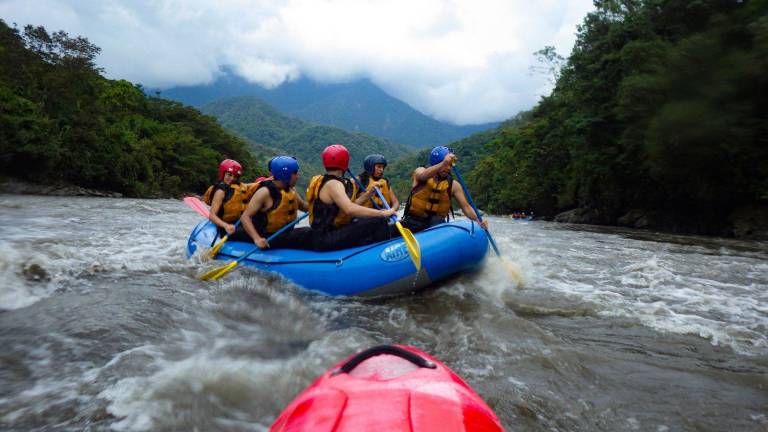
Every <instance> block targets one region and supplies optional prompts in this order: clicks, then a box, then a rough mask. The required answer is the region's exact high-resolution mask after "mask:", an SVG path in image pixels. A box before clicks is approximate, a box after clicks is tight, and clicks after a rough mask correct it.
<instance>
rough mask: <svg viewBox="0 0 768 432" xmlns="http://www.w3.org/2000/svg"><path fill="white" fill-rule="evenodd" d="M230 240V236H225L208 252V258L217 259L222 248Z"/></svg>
mask: <svg viewBox="0 0 768 432" xmlns="http://www.w3.org/2000/svg"><path fill="white" fill-rule="evenodd" d="M228 238H229V236H224V238H222V239H221V240H219V242H218V243H216V244H215V245H213V247H212V248H211V250H209V251H208V258H213V257H215V256H216V255H217V254H218V253H219V250H221V247H222V246H224V243H225V242H226V241H227V239H228Z"/></svg>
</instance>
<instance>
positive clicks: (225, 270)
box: [211, 261, 237, 280]
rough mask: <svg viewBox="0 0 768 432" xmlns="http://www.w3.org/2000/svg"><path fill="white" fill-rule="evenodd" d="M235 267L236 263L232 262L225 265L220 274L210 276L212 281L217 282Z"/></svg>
mask: <svg viewBox="0 0 768 432" xmlns="http://www.w3.org/2000/svg"><path fill="white" fill-rule="evenodd" d="M236 266H237V261H232V262H231V263H229V264H227V266H226V267H224V268H223V269H221V271H220V272H218V273H216V274H215V275H213V276H211V279H212V280H219V279H220V278H221V277H222V276H224V275H225V274H227V272H228V271H230V270H232V269H233V268H235V267H236Z"/></svg>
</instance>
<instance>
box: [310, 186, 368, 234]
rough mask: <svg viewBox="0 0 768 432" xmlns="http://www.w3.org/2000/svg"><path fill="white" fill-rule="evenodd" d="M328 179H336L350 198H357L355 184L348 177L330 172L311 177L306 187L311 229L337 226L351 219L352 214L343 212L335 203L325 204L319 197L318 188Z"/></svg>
mask: <svg viewBox="0 0 768 432" xmlns="http://www.w3.org/2000/svg"><path fill="white" fill-rule="evenodd" d="M329 180H338V181H340V182H341V183H342V184H343V185H344V191H345V192H346V194H347V196H348V197H349V199H350V200H352V201H354V200H355V198H357V193H358V189H357V185H356V184H355V183H354V182H353V181H351V180H350V179H348V178H343V177H337V176H335V175H331V174H325V175H316V176H314V177H312V180H310V182H309V187H308V188H307V204H308V205H309V225H310V226H311V227H312V228H313V229H328V228H338V227H340V226H343V225H346V224H348V223H349V222H351V221H352V216H351V215H348V214H346V213H344V212H343V211H341V209H340V208H339V207H338V206H337V205H336V204H335V203H331V204H326V203H324V202H323V200H321V199H319V197H320V190H321V189H322V188H323V185H325V183H327V182H328V181H329Z"/></svg>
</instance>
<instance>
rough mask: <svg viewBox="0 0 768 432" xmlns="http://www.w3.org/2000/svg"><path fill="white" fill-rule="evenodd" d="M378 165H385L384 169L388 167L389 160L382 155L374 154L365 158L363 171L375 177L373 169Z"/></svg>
mask: <svg viewBox="0 0 768 432" xmlns="http://www.w3.org/2000/svg"><path fill="white" fill-rule="evenodd" d="M376 164H383V165H384V168H386V167H387V159H386V158H385V157H384V156H382V155H380V154H372V155H368V156H366V157H365V160H363V169H364V170H365V172H367V173H368V174H370V175H373V169H374V168H375V167H376Z"/></svg>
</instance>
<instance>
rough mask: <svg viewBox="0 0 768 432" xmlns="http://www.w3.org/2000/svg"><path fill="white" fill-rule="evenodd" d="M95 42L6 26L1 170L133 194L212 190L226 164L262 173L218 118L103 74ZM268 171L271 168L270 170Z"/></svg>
mask: <svg viewBox="0 0 768 432" xmlns="http://www.w3.org/2000/svg"><path fill="white" fill-rule="evenodd" d="M99 51H100V50H99V48H98V47H96V46H94V45H92V44H91V43H90V42H89V41H88V40H87V39H85V38H81V37H76V38H73V37H70V36H68V35H67V34H66V33H64V32H56V33H53V34H49V33H48V32H47V31H46V30H45V29H44V28H42V27H32V26H27V27H25V28H24V29H23V30H21V31H20V30H18V29H15V28H11V27H9V26H8V25H6V23H5V22H4V21H2V20H0V170H1V171H2V173H3V174H4V175H8V176H12V177H17V178H21V179H27V180H30V181H35V182H40V183H55V182H65V183H72V184H76V185H79V186H84V187H90V188H95V189H101V190H110V191H116V192H121V193H123V194H126V195H128V196H137V197H146V196H173V195H179V194H181V193H183V192H185V191H202V190H203V189H204V188H205V186H206V185H207V184H209V183H210V182H211V181H212V180H213V178H214V176H215V175H216V168H217V166H218V163H219V161H220V160H221V159H223V158H234V159H238V160H240V161H241V162H243V164H244V165H245V167H246V171H247V172H246V176H247V177H252V176H254V175H256V170H257V169H258V168H260V167H262V166H263V165H264V164H263V161H261V162H258V161H257V159H255V158H254V157H252V156H251V154H250V153H249V151H248V149H247V148H246V146H245V142H244V141H243V140H241V139H239V138H237V137H235V136H233V135H232V134H230V133H227V132H226V131H224V130H223V129H222V128H221V127H220V126H219V125H218V124H217V123H216V121H215V119H213V118H212V117H208V116H205V115H202V114H200V113H199V112H198V111H197V110H195V109H192V108H187V107H184V106H182V105H180V104H178V103H175V102H170V101H167V100H163V99H158V98H150V97H147V96H145V95H144V93H143V92H142V91H141V89H140V88H139V87H137V86H134V85H132V84H131V83H129V82H127V81H122V80H121V81H112V80H107V79H105V78H103V77H102V76H101V71H100V70H99V69H98V68H96V67H95V65H94V62H93V60H94V58H95V57H96V55H97V54H98V53H99ZM262 171H263V170H262Z"/></svg>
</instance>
